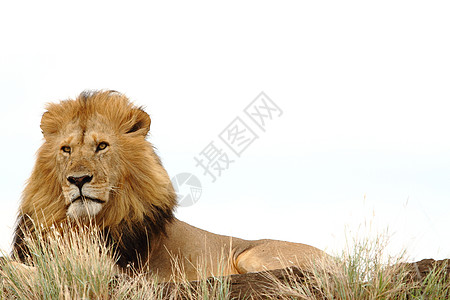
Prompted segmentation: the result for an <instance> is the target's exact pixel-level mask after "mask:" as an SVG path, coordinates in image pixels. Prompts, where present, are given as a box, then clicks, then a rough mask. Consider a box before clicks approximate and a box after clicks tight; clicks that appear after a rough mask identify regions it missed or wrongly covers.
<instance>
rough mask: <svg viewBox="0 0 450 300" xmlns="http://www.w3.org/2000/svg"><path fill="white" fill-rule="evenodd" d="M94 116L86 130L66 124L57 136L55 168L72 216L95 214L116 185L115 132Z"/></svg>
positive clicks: (117, 183)
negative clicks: (57, 170) (58, 136)
mask: <svg viewBox="0 0 450 300" xmlns="http://www.w3.org/2000/svg"><path fill="white" fill-rule="evenodd" d="M97 119H98V118H96V116H93V117H92V118H91V119H90V120H88V123H90V125H89V124H88V126H86V129H85V128H83V127H82V126H80V125H81V124H79V123H78V122H73V123H70V124H67V127H66V128H64V130H62V133H63V134H61V136H60V138H59V145H58V148H59V150H58V154H57V168H58V169H59V173H60V178H59V179H60V180H61V186H62V191H63V195H64V201H65V204H66V205H67V215H68V216H69V217H71V218H80V217H93V216H95V215H97V214H98V213H99V212H100V210H101V209H102V207H103V206H104V205H105V204H106V203H107V202H108V201H109V200H110V198H111V197H113V195H112V194H113V191H114V188H118V185H119V182H118V180H117V179H118V178H117V171H118V168H117V166H114V162H117V161H118V157H117V150H118V149H117V141H116V138H115V134H114V132H113V130H111V129H108V128H107V126H105V123H102V122H100V121H99V120H97ZM87 128H89V129H87Z"/></svg>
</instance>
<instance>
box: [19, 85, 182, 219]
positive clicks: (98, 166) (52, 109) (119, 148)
mask: <svg viewBox="0 0 450 300" xmlns="http://www.w3.org/2000/svg"><path fill="white" fill-rule="evenodd" d="M150 122H151V121H150V117H149V115H148V114H147V113H145V112H144V111H143V110H142V109H141V108H139V107H136V106H135V105H133V104H132V103H131V102H130V101H129V100H128V98H126V97H125V96H124V95H122V94H119V93H117V92H111V91H100V92H89V93H82V94H81V95H80V96H79V97H78V98H77V99H75V100H64V101H61V102H60V103H53V104H49V105H48V106H47V112H45V113H44V115H43V116H42V120H41V129H42V133H43V134H44V139H45V140H44V143H43V145H42V146H41V148H40V149H39V151H38V153H37V161H36V165H35V167H34V170H33V173H32V175H31V177H30V179H29V182H28V184H27V186H26V188H25V190H24V194H23V200H22V203H21V207H20V211H21V215H28V216H30V217H31V218H32V219H33V220H38V221H39V222H41V223H45V225H46V226H48V225H50V223H54V222H61V221H64V219H66V218H72V219H80V218H82V219H83V218H84V219H86V218H91V217H93V218H95V219H96V223H97V224H102V226H115V225H118V224H119V223H121V222H122V221H126V222H128V223H130V222H141V221H142V220H143V219H144V217H145V216H147V217H149V218H150V219H154V220H157V219H158V217H157V216H156V214H159V213H160V212H164V213H167V214H168V215H170V214H171V211H172V210H173V208H174V206H175V204H176V200H175V197H176V195H175V193H174V191H173V188H172V186H171V184H170V179H169V177H168V175H167V172H166V171H165V170H164V168H163V167H162V165H161V163H160V160H159V158H158V156H157V155H156V154H155V153H154V151H153V147H152V145H151V144H150V143H149V142H148V141H147V140H146V136H147V133H148V131H149V129H150ZM169 212H170V213H169Z"/></svg>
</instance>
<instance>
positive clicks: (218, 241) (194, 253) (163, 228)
mask: <svg viewBox="0 0 450 300" xmlns="http://www.w3.org/2000/svg"><path fill="white" fill-rule="evenodd" d="M41 129H42V132H43V134H44V138H45V142H44V144H43V145H42V146H41V148H40V149H39V151H38V155H37V161H36V165H35V167H34V169H33V173H32V175H31V177H30V179H29V182H28V184H27V186H26V188H25V190H24V193H23V199H22V202H21V206H20V210H19V218H18V224H17V228H16V234H15V238H14V245H13V246H14V253H15V255H16V256H17V257H18V258H19V259H21V260H25V256H26V255H27V248H26V246H25V244H24V241H23V232H24V231H33V228H34V227H35V226H36V224H37V225H38V226H40V227H42V228H49V227H50V226H52V225H55V224H59V223H67V221H71V220H76V222H78V223H79V222H82V223H86V224H87V223H89V224H95V226H98V227H100V229H101V230H102V231H104V232H105V233H106V234H105V236H107V243H110V244H111V245H113V246H114V248H115V249H116V251H117V255H118V256H119V260H118V262H117V264H118V265H119V266H120V267H122V268H126V267H127V266H129V265H133V266H134V267H135V268H146V270H149V271H151V273H153V274H157V276H158V277H160V278H161V279H163V280H168V279H170V278H171V275H172V272H173V264H174V262H176V264H178V265H179V266H182V269H183V270H184V272H185V274H186V278H187V279H196V278H197V277H198V270H196V268H197V266H198V265H202V266H203V267H202V268H203V269H204V270H206V273H207V274H205V275H220V274H222V275H227V274H235V273H245V272H253V271H261V270H264V269H275V268H280V267H284V266H287V265H298V266H300V267H302V268H306V267H308V263H309V262H310V260H311V259H314V258H319V257H321V256H323V255H324V253H323V252H322V251H320V250H318V249H316V248H314V247H311V246H308V245H303V244H295V243H289V242H282V241H274V240H260V241H246V240H242V239H238V238H233V237H226V236H221V235H216V234H213V233H210V232H207V231H204V230H201V229H198V228H195V227H193V226H190V225H189V224H186V223H184V222H181V221H179V220H177V219H176V218H175V217H174V215H173V211H174V208H175V206H176V194H175V192H174V190H173V188H172V185H171V183H170V179H169V177H168V175H167V173H166V171H165V170H164V168H163V167H162V165H161V162H160V160H159V158H158V157H157V155H156V154H155V152H154V150H153V147H152V145H151V144H150V143H149V142H148V141H146V135H147V133H148V131H149V129H150V118H149V116H148V115H147V114H146V113H145V112H144V111H143V110H142V109H140V108H137V107H135V106H134V105H133V104H131V103H130V102H129V101H128V99H127V98H126V97H125V96H123V95H121V94H119V93H117V92H112V91H105V92H103V91H102V92H90V93H82V94H81V95H80V96H79V97H78V98H77V99H75V100H66V101H62V102H61V103H59V104H51V105H49V106H48V111H47V112H46V113H45V114H44V115H43V117H42V121H41Z"/></svg>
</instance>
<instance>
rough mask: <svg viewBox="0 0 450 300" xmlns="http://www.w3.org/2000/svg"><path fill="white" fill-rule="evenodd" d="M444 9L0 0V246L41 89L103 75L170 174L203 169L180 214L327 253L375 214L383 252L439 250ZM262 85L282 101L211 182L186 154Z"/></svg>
mask: <svg viewBox="0 0 450 300" xmlns="http://www.w3.org/2000/svg"><path fill="white" fill-rule="evenodd" d="M11 2H12V1H11ZM449 15H450V7H449V5H448V4H447V2H446V1H372V2H367V1H272V2H269V1H253V2H250V1H227V2H213V1H183V2H182V1H180V2H173V1H164V2H162V1H159V2H156V1H155V2H149V1H147V2H144V1H142V2H137V1H127V2H126V4H125V2H119V1H77V2H72V3H67V2H63V1H54V2H49V1H29V2H26V1H16V2H14V4H5V2H2V4H0V43H1V44H0V91H1V96H0V99H1V107H2V113H1V120H0V126H1V130H0V134H1V143H2V144H1V148H0V149H1V153H0V154H1V155H0V165H1V175H0V176H1V180H0V189H1V197H0V201H1V207H2V209H1V210H0V248H2V249H4V250H5V251H9V247H10V243H11V235H12V228H13V227H14V220H15V216H16V212H17V207H18V203H19V200H20V194H21V191H22V189H23V187H24V184H25V181H26V179H27V178H28V176H29V175H30V173H31V169H32V166H33V163H34V159H35V156H34V155H35V152H36V150H37V149H38V147H39V145H40V144H41V142H42V138H41V133H40V128H39V122H40V117H41V115H42V113H43V112H44V107H45V103H46V102H53V101H58V100H62V99H67V98H69V97H71V98H73V97H76V96H77V95H78V94H79V93H80V92H81V91H82V90H85V89H115V90H118V91H120V92H123V93H125V94H126V95H128V96H129V97H130V98H131V99H132V100H133V101H134V102H135V103H136V104H138V105H144V106H145V107H146V110H147V112H149V113H150V115H151V117H152V128H151V135H150V137H149V140H150V141H151V142H152V143H153V144H154V145H155V146H156V147H157V149H158V153H159V154H160V156H161V158H162V161H163V163H164V165H165V167H166V168H167V169H168V172H169V174H170V175H171V176H174V175H176V174H178V173H181V172H190V173H195V174H197V175H198V176H199V178H200V180H201V181H202V184H203V187H204V189H203V194H202V197H201V199H200V200H199V202H198V203H197V204H195V205H193V206H191V207H188V208H179V209H178V210H177V216H178V217H179V218H180V219H182V220H184V221H187V222H189V223H191V224H193V225H196V226H199V227H202V228H205V229H208V230H210V231H213V232H216V233H222V234H227V235H235V236H239V237H243V238H248V239H257V238H274V239H282V240H289V241H295V242H303V243H308V244H312V245H315V246H317V247H319V248H322V249H325V250H327V251H328V252H330V253H337V252H339V251H340V250H342V249H343V248H344V245H345V244H346V241H345V236H346V234H347V235H349V236H353V235H354V234H355V233H356V232H358V231H360V230H363V231H366V229H367V228H372V230H371V234H376V233H377V232H380V231H383V230H386V229H387V230H388V231H389V233H390V234H391V235H392V236H391V241H392V243H391V245H390V247H389V248H388V250H389V251H391V252H392V253H393V254H395V253H397V252H399V251H400V250H402V249H404V248H406V249H407V251H408V253H409V255H410V257H411V259H422V258H428V257H432V258H435V259H438V258H445V257H449V256H450V239H448V230H449V228H450V218H449V217H448V214H449V211H450V204H449V203H450V201H449V200H450V188H449V187H450V185H449V183H450V173H449V171H450V161H449V155H450V141H449V134H448V129H449V128H450V126H449V125H450V118H449V107H450V105H449V99H450V98H449V96H450V88H449V87H450V85H449V83H450V71H449V70H450V55H449V53H450V39H449V31H450V18H449V17H448V16H449ZM261 91H264V92H265V93H266V94H267V95H268V96H269V97H270V98H271V99H272V100H273V101H274V102H275V103H277V104H278V106H280V108H281V109H282V110H283V112H284V113H283V115H282V116H281V117H280V118H277V119H275V120H273V122H271V123H270V124H269V125H268V127H267V131H266V133H261V132H260V138H259V139H258V140H257V141H255V142H254V143H253V144H252V145H251V146H250V147H249V148H248V149H247V150H246V151H245V152H244V153H243V155H242V157H241V158H238V159H236V162H235V163H234V164H232V165H231V166H230V169H229V170H227V171H226V172H224V173H223V174H222V176H221V177H220V178H219V179H218V180H217V181H216V182H215V183H211V182H210V181H211V180H210V178H209V177H206V176H203V175H202V172H201V170H200V169H199V168H196V167H195V161H194V159H193V158H194V156H198V154H199V153H200V151H202V150H203V148H204V147H205V146H206V145H207V144H208V143H209V142H211V141H213V140H218V137H217V136H218V134H219V133H220V132H222V130H223V129H224V128H225V127H226V126H227V125H228V124H229V123H230V122H231V121H232V120H233V119H234V118H235V117H236V116H241V115H242V113H243V109H244V108H245V106H247V105H248V104H249V103H250V102H251V101H252V100H253V99H254V98H255V97H256V96H257V95H258V94H259V93H260V92H261ZM367 234H368V233H367Z"/></svg>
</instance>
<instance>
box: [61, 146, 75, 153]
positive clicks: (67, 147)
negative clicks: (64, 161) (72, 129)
mask: <svg viewBox="0 0 450 300" xmlns="http://www.w3.org/2000/svg"><path fill="white" fill-rule="evenodd" d="M61 150H62V151H63V152H65V153H70V151H71V150H72V149H70V147H69V146H62V147H61Z"/></svg>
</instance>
